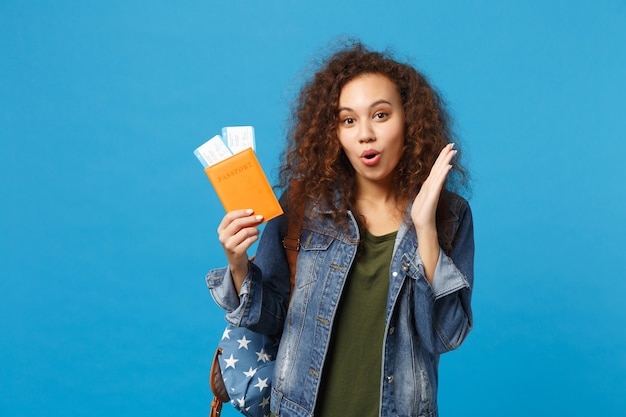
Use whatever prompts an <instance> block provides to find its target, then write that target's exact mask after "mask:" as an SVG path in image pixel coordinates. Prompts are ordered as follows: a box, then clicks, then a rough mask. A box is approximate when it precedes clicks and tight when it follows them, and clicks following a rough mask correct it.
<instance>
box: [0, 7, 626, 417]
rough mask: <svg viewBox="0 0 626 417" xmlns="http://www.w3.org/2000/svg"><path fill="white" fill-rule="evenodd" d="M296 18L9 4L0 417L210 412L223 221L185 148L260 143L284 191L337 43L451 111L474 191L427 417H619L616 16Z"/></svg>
mask: <svg viewBox="0 0 626 417" xmlns="http://www.w3.org/2000/svg"><path fill="white" fill-rule="evenodd" d="M309 3H310V2H296V1H293V2H287V1H274V2H267V1H266V2H261V1H257V2H254V1H243V0H241V1H199V0H181V1H178V2H166V1H151V2H148V1H141V2H140V1H118V0H112V1H107V2H90V1H75V2H72V1H68V0H57V1H50V0H45V1H44V0H42V1H38V2H22V1H16V0H2V1H0V52H1V54H0V57H1V58H0V140H1V144H2V146H1V148H0V149H1V153H0V155H1V159H2V163H0V198H1V204H0V274H1V279H0V328H1V329H2V333H1V336H0V413H1V414H2V415H3V416H21V417H26V416H36V415H37V416H38V415H42V414H44V415H48V416H67V415H70V416H82V415H85V416H111V415H133V416H151V417H153V416H175V415H176V416H177V415H180V416H203V415H206V414H207V412H208V408H209V404H210V400H211V396H210V393H209V386H208V382H207V375H208V368H209V363H210V357H211V354H212V350H213V349H214V347H215V345H216V343H217V341H218V339H219V337H220V335H221V330H222V327H223V324H224V322H223V319H222V313H221V312H220V311H219V310H218V309H217V307H216V306H215V305H214V304H213V302H212V300H211V299H210V296H209V294H208V291H207V290H206V287H205V283H204V274H205V272H206V271H207V270H208V269H209V268H211V267H215V266H219V265H222V264H223V263H224V256H223V255H222V253H221V250H220V247H219V243H218V242H217V239H216V232H215V230H216V227H217V225H218V222H219V220H220V218H221V216H222V214H223V211H222V208H221V206H220V204H219V201H218V200H217V198H216V196H215V194H214V192H213V189H212V188H211V186H210V183H209V181H208V179H207V178H206V177H205V176H204V173H203V172H202V170H201V166H200V164H199V163H198V162H197V160H196V159H195V158H194V156H193V154H192V151H193V149H194V148H195V147H197V146H198V145H200V144H201V143H202V142H204V141H205V140H207V139H209V138H210V137H211V136H213V135H214V134H216V133H218V132H219V130H220V129H221V127H222V126H228V125H240V124H250V125H254V126H255V128H256V133H257V146H258V155H259V157H260V159H261V162H262V164H263V165H264V166H265V168H266V170H267V171H268V172H269V173H272V172H274V171H273V169H275V168H276V167H277V166H278V163H279V150H280V149H281V147H282V144H283V139H282V138H283V132H284V128H285V120H286V118H287V116H288V107H289V104H290V102H291V100H292V98H293V97H294V94H295V92H296V91H297V90H298V87H299V86H300V82H301V74H302V72H303V70H304V69H305V68H306V66H307V65H308V63H309V62H310V60H311V57H313V56H314V55H315V54H317V53H319V52H323V50H324V47H325V45H327V43H328V42H329V41H330V40H331V39H333V37H335V36H336V35H341V34H348V35H353V36H357V37H359V38H360V39H361V40H363V41H364V42H365V43H367V44H369V45H371V46H373V47H375V48H386V47H389V46H391V47H393V48H394V49H395V50H396V52H397V55H398V56H399V57H400V58H407V59H409V60H411V61H412V62H413V63H414V64H415V65H416V66H417V67H419V68H420V69H422V70H423V71H424V72H425V73H426V74H427V75H428V76H429V77H430V78H431V80H432V81H433V83H434V84H435V85H436V86H438V87H439V88H440V90H441V92H442V93H443V95H444V96H445V97H446V98H447V100H448V101H449V103H450V109H451V112H452V114H453V115H454V117H455V120H456V128H457V129H456V130H457V132H458V134H459V136H460V137H461V138H462V144H463V147H464V149H465V150H466V154H467V155H468V157H469V164H470V167H471V170H472V172H473V175H474V184H473V186H474V193H473V195H472V196H471V200H470V201H471V204H472V206H473V209H474V215H475V229H476V244H477V253H476V286H475V298H474V307H475V316H476V317H475V319H476V327H475V330H474V331H473V333H472V334H471V335H470V337H469V339H468V340H467V342H466V343H465V344H464V346H463V347H462V348H461V349H460V350H458V351H456V352H453V353H450V354H448V355H445V356H444V357H443V358H442V364H441V390H440V408H441V411H442V415H443V416H458V415H464V416H478V415H481V416H484V415H490V416H491V415H492V416H500V415H508V416H527V415H535V416H554V415H568V416H588V415H604V416H617V415H626V396H625V395H624V388H623V387H624V386H626V330H625V329H626V307H625V306H624V303H625V302H624V293H625V291H626V268H625V267H624V260H625V253H626V245H625V243H624V236H625V233H626V227H625V221H624V214H625V213H626V203H625V197H626V196H625V194H626V193H625V191H626V189H625V186H624V181H623V180H624V174H623V165H624V162H623V161H624V158H623V155H624V154H625V152H626V145H625V140H624V138H625V134H626V117H624V111H626V99H625V97H626V79H625V74H626V72H625V69H626V52H625V51H626V46H625V45H626V5H625V3H624V1H618V0H613V1H610V0H604V1H596V2H589V1H567V2H566V1H553V2H543V1H536V0H531V1H525V2H514V1H478V2H461V1H457V2H454V1H439V2H432V1H428V2H426V1H404V2H380V1H361V2H339V1H327V0H318V1H316V2H314V3H311V4H315V6H308V5H307V4H309ZM272 175H273V174H272ZM226 408H227V410H226V415H227V416H234V415H236V413H235V412H234V411H232V409H231V408H230V407H226Z"/></svg>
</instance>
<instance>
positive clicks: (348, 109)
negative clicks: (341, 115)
mask: <svg viewBox="0 0 626 417" xmlns="http://www.w3.org/2000/svg"><path fill="white" fill-rule="evenodd" d="M379 104H389V105H390V106H393V105H392V104H391V102H390V101H388V100H384V99H380V100H376V101H375V102H373V103H372V104H370V107H369V108H370V109H371V108H372V107H376V106H378V105H379ZM344 110H345V111H354V110H353V109H351V108H350V107H339V108H338V109H337V111H344Z"/></svg>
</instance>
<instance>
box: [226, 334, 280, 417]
mask: <svg viewBox="0 0 626 417" xmlns="http://www.w3.org/2000/svg"><path fill="white" fill-rule="evenodd" d="M220 347H221V348H222V355H221V356H220V363H221V365H222V375H223V376H224V379H225V380H227V379H229V380H230V381H229V382H227V383H226V387H227V390H228V393H229V395H230V398H231V400H230V403H231V404H232V406H233V407H234V408H235V409H237V410H239V411H240V412H241V413H243V414H245V415H250V416H258V417H269V416H270V415H271V413H270V403H271V396H270V389H271V381H272V375H273V371H274V364H273V362H272V361H273V360H274V358H275V356H276V350H277V346H276V341H274V340H272V339H270V338H266V337H265V336H261V335H258V334H256V333H251V332H249V331H248V330H247V329H245V328H240V327H234V326H228V327H227V329H226V330H225V331H224V333H223V335H222V341H221V342H220ZM253 352H254V353H253ZM257 389H258V390H257Z"/></svg>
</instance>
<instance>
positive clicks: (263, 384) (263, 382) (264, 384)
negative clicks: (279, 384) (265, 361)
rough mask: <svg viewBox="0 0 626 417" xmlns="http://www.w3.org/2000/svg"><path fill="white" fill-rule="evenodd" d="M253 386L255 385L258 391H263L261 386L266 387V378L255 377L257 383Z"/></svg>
mask: <svg viewBox="0 0 626 417" xmlns="http://www.w3.org/2000/svg"><path fill="white" fill-rule="evenodd" d="M254 386H255V387H257V388H258V389H259V391H263V388H267V387H268V386H269V385H267V378H265V379H261V378H257V383H256V384H254Z"/></svg>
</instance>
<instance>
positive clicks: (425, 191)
mask: <svg viewBox="0 0 626 417" xmlns="http://www.w3.org/2000/svg"><path fill="white" fill-rule="evenodd" d="M453 147H454V143H450V144H448V145H446V146H445V147H444V148H443V149H442V150H441V152H440V153H439V156H438V157H437V160H436V161H435V163H434V165H433V167H432V168H431V170H430V174H429V175H428V178H426V181H424V184H422V188H421V189H420V191H419V193H418V194H417V197H415V200H414V201H413V207H412V208H411V218H412V219H413V224H414V225H415V230H416V231H417V232H418V234H419V233H420V231H422V230H436V228H437V226H436V213H437V204H438V203H439V195H440V194H441V190H442V189H443V185H444V184H445V182H446V177H447V175H448V172H450V169H451V168H452V165H451V164H450V162H451V161H452V158H453V157H454V155H456V149H453Z"/></svg>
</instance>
